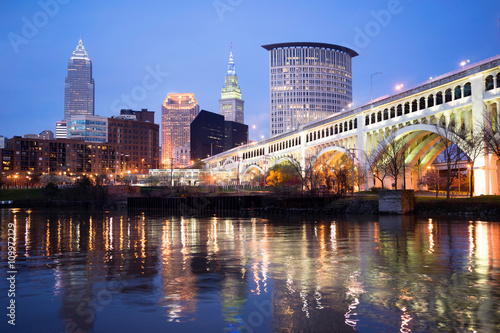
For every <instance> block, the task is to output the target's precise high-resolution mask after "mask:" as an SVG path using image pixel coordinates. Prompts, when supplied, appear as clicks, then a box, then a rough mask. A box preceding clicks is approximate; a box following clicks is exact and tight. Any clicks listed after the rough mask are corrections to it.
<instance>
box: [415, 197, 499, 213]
mask: <svg viewBox="0 0 500 333" xmlns="http://www.w3.org/2000/svg"><path fill="white" fill-rule="evenodd" d="M415 201H416V203H415V214H445V215H474V216H495V215H496V216H500V196H498V195H482V196H478V197H472V198H470V197H469V198H451V199H446V198H441V197H440V198H434V197H416V198H415Z"/></svg>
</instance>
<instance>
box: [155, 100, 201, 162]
mask: <svg viewBox="0 0 500 333" xmlns="http://www.w3.org/2000/svg"><path fill="white" fill-rule="evenodd" d="M198 111H199V105H198V102H197V101H196V98H195V97H194V94H192V93H186V94H167V98H166V99H165V101H164V102H163V105H162V107H161V163H162V164H163V166H165V167H170V164H171V163H172V164H173V163H174V160H173V159H174V149H175V148H176V147H184V146H186V144H187V143H189V142H190V124H191V122H192V121H193V120H194V118H195V117H196V115H197V114H198Z"/></svg>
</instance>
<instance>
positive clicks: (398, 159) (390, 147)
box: [370, 133, 408, 189]
mask: <svg viewBox="0 0 500 333" xmlns="http://www.w3.org/2000/svg"><path fill="white" fill-rule="evenodd" d="M385 142H386V143H387V144H386V145H380V146H379V148H377V149H375V150H374V151H373V153H372V156H376V159H375V161H374V162H373V166H371V167H370V169H371V170H373V171H372V172H373V174H374V176H375V177H376V178H378V179H380V180H381V181H382V184H383V179H384V178H385V177H387V176H389V177H390V178H392V180H393V181H394V185H395V188H396V189H397V188H398V177H399V176H400V174H401V173H402V171H405V168H406V164H405V155H406V154H405V153H406V150H407V148H408V145H407V143H406V139H405V138H400V139H398V138H396V136H395V134H394V133H392V134H391V135H390V136H388V137H387V138H386V139H385ZM373 154H375V155H373ZM403 176H405V175H403ZM382 187H383V185H382Z"/></svg>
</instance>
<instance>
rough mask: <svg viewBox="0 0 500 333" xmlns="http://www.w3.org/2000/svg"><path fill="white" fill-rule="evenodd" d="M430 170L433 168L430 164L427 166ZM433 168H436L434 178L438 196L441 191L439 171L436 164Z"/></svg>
mask: <svg viewBox="0 0 500 333" xmlns="http://www.w3.org/2000/svg"><path fill="white" fill-rule="evenodd" d="M427 169H428V170H430V169H431V166H428V167H427ZM432 170H434V174H435V176H434V179H435V180H436V198H437V197H438V193H439V171H438V170H436V166H434V165H433V166H432Z"/></svg>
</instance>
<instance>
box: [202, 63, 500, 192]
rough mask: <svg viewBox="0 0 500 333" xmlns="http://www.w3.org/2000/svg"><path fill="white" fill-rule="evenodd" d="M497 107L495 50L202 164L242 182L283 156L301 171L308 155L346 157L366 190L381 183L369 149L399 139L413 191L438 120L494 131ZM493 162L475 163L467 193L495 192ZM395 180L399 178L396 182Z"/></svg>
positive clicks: (435, 145)
mask: <svg viewBox="0 0 500 333" xmlns="http://www.w3.org/2000/svg"><path fill="white" fill-rule="evenodd" d="M499 110H500V55H499V56H495V57H492V58H490V59H487V60H484V61H481V62H478V63H474V64H470V65H468V66H465V67H462V68H460V69H459V70H456V71H454V72H450V73H447V74H444V75H441V76H439V77H435V78H433V79H430V80H428V81H426V82H424V83H422V84H419V85H418V86H415V87H413V88H410V89H407V90H404V91H401V92H399V93H396V94H394V95H392V96H384V97H381V98H378V99H376V100H373V101H371V102H370V103H367V104H365V105H362V106H360V107H356V108H353V109H350V110H347V111H344V112H341V113H336V114H334V115H332V116H330V117H328V118H325V119H322V120H319V121H316V122H313V123H310V124H307V125H304V126H301V127H300V128H298V129H296V130H293V131H290V132H286V133H282V134H279V135H277V136H274V137H271V138H269V139H266V140H263V141H260V142H255V143H251V144H248V145H245V146H240V147H237V148H234V149H232V150H229V151H226V152H223V153H221V154H218V155H214V156H212V157H209V158H207V159H204V160H203V162H204V163H205V166H206V168H208V169H210V170H211V171H212V172H214V173H216V172H217V171H218V170H220V171H222V170H224V171H225V172H226V173H227V171H228V170H234V173H235V179H236V178H238V180H248V179H249V177H251V176H252V175H256V174H265V172H266V171H267V169H268V168H270V167H271V166H273V165H275V164H277V163H281V162H282V161H284V160H289V159H295V160H296V161H298V162H300V163H301V166H302V168H303V169H304V168H305V167H306V161H308V160H309V161H310V160H319V158H320V157H321V160H322V161H325V160H326V161H328V163H331V164H332V165H333V163H334V162H335V161H337V160H338V158H339V157H340V156H342V155H343V154H345V155H347V156H348V157H349V158H353V157H354V158H355V159H354V161H355V163H356V164H357V167H361V168H364V169H365V170H366V171H367V172H366V175H367V181H366V184H365V186H366V188H369V187H371V186H374V185H375V186H380V185H381V184H380V182H379V181H378V180H377V182H378V183H375V182H374V178H373V176H372V175H371V173H370V172H368V170H369V166H370V163H373V162H374V161H375V160H376V158H377V156H375V153H374V152H377V151H378V149H377V148H379V147H381V146H382V145H387V144H388V140H391V139H395V140H397V139H399V138H403V137H404V138H405V140H407V141H406V142H408V143H409V144H408V145H407V147H408V149H407V150H406V153H405V156H406V157H405V162H406V165H407V166H408V167H406V169H405V171H406V172H405V175H404V177H405V179H404V180H405V184H406V188H407V189H409V188H412V189H417V180H418V178H419V177H420V176H421V175H422V173H425V172H426V170H427V169H428V168H427V167H428V166H430V165H431V164H432V162H433V161H434V160H435V159H436V157H437V156H438V155H439V154H440V153H441V152H442V151H443V150H444V148H445V147H444V145H443V144H442V136H441V135H440V133H439V131H438V130H437V127H436V124H437V123H439V124H443V123H445V124H450V123H451V122H454V123H455V124H457V125H460V126H461V127H462V128H465V129H466V130H467V131H469V133H476V132H477V131H481V130H482V124H484V122H492V124H493V127H494V129H496V130H497V131H498V130H499V121H498V120H499V118H498V116H499ZM454 143H455V144H457V146H458V147H460V146H461V145H462V144H463V142H459V140H456V142H454ZM417 165H418V167H417ZM499 166H500V163H499V162H498V160H497V158H496V157H495V156H493V155H492V154H487V153H486V154H484V155H483V156H480V157H479V158H477V159H476V160H475V162H474V165H473V168H474V180H475V181H474V195H482V194H484V195H486V194H499V193H500V189H499V185H500V184H499V178H500V174H499V170H500V168H499ZM401 177H403V175H402V176H401ZM387 182H388V183H387V184H385V185H390V183H392V180H390V179H387ZM402 183H403V182H402V181H401V180H398V184H402ZM387 187H390V186H387Z"/></svg>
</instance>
